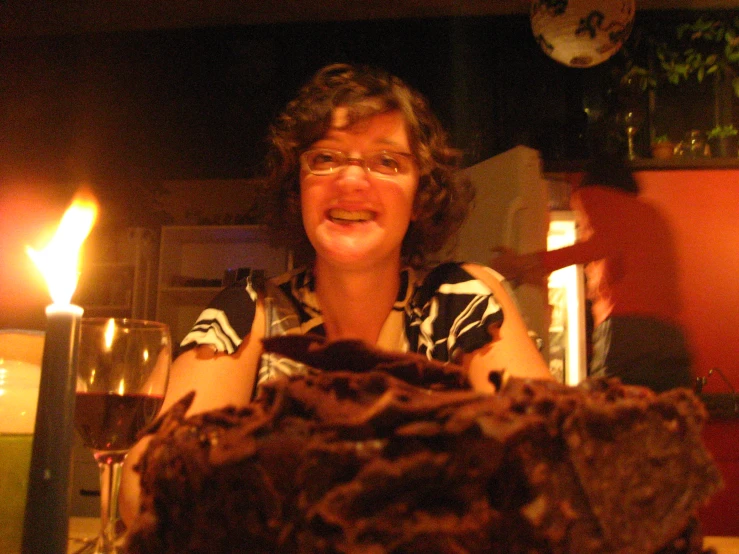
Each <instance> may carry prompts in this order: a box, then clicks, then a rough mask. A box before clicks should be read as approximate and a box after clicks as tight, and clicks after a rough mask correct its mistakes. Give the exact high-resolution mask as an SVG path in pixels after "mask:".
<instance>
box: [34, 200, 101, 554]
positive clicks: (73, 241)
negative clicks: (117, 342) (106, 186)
mask: <svg viewBox="0 0 739 554" xmlns="http://www.w3.org/2000/svg"><path fill="white" fill-rule="evenodd" d="M96 213H97V206H96V204H95V202H94V200H93V199H91V198H89V197H87V198H85V197H78V198H77V199H75V201H74V202H73V203H72V206H70V208H69V209H68V210H67V211H66V212H65V214H64V217H63V218H62V221H61V223H60V224H59V228H58V230H57V232H56V234H55V235H54V237H53V238H52V240H51V242H50V243H49V244H48V245H47V246H46V248H45V249H44V250H42V251H35V250H33V249H31V248H28V249H27V250H28V254H29V255H30V256H31V258H32V259H33V261H34V263H35V264H36V265H37V266H38V268H39V269H40V270H41V272H42V273H43V275H44V278H45V279H46V282H47V285H48V287H49V292H50V293H51V298H52V301H53V303H52V304H51V305H50V306H48V307H47V308H46V317H47V327H46V338H45V340H44V353H43V358H42V361H41V380H40V383H39V396H38V404H37V406H38V407H37V410H36V424H35V427H34V434H33V447H32V450H31V466H30V470H29V474H28V492H27V495H26V511H25V517H24V523H23V543H22V544H23V546H22V552H23V553H24V554H38V553H50V554H56V553H58V554H64V553H65V552H66V551H67V533H68V530H69V478H70V470H71V456H72V439H73V435H74V403H75V388H76V379H77V348H78V344H79V333H80V320H81V319H82V313H83V310H82V308H81V307H79V306H74V305H72V304H71V302H70V301H71V298H72V295H73V294H74V291H75V289H76V288H77V279H78V276H79V275H78V269H77V267H78V265H79V250H80V248H81V246H82V243H83V242H84V240H85V239H86V238H87V235H88V234H89V232H90V230H91V229H92V225H93V223H94V221H95V216H96Z"/></svg>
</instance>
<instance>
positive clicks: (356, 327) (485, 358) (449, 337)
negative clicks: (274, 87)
mask: <svg viewBox="0 0 739 554" xmlns="http://www.w3.org/2000/svg"><path fill="white" fill-rule="evenodd" d="M461 159H462V156H461V152H460V151H458V150H456V149H455V148H453V147H451V145H450V144H449V142H448V139H447V135H446V133H445V132H444V130H443V128H442V127H441V125H440V123H439V121H438V120H437V119H436V117H435V116H434V114H433V113H432V112H431V110H430V109H429V106H428V103H427V102H426V100H425V99H424V97H423V96H421V95H420V94H419V93H417V92H416V91H414V90H413V89H411V88H410V87H409V86H407V85H406V84H405V83H404V82H402V81H401V80H400V79H398V78H396V77H394V76H392V75H389V74H387V73H386V72H384V71H383V70H379V69H375V68H369V67H364V66H351V65H344V64H339V65H331V66H328V67H326V68H324V69H323V70H321V71H319V72H318V73H317V74H316V75H315V76H314V78H313V79H312V80H311V81H310V82H309V83H308V84H307V85H305V86H304V87H303V88H302V89H301V90H300V92H299V93H298V96H297V98H296V99H295V100H293V101H292V102H290V103H289V104H288V105H287V107H286V108H285V110H284V112H283V113H282V115H281V116H280V117H279V118H278V119H277V121H276V122H275V124H274V125H273V126H272V128H271V134H270V154H269V158H268V162H269V164H268V166H269V168H270V171H269V174H268V176H267V179H266V182H267V192H268V196H269V201H268V202H266V204H265V205H266V206H267V208H268V209H267V211H268V213H267V218H266V219H267V221H268V222H269V223H270V227H271V230H272V231H273V233H274V242H275V243H276V244H275V245H276V246H284V247H288V248H290V249H291V250H292V251H293V252H294V253H295V257H296V259H299V260H301V262H303V263H304V265H302V266H301V267H298V268H297V269H295V270H293V271H291V272H290V273H288V274H286V275H282V276H278V277H273V278H270V279H267V280H266V281H265V280H264V279H263V278H262V277H261V276H260V274H259V272H253V273H252V275H249V276H248V277H246V278H245V279H244V280H242V281H240V282H238V283H236V284H234V285H232V286H230V287H228V288H226V289H224V291H222V292H221V294H219V295H218V296H217V297H216V298H215V299H214V300H213V302H212V303H211V305H210V306H209V307H208V308H207V309H206V310H205V311H203V313H202V314H201V316H200V317H199V318H198V320H197V321H196V323H195V325H194V326H193V328H192V330H191V332H190V333H189V334H188V335H187V336H186V337H185V338H184V340H183V341H182V344H181V346H182V347H183V349H184V352H183V353H182V354H181V355H180V356H179V358H178V359H177V360H176V361H175V363H174V365H173V368H172V373H171V382H170V387H169V390H168V393H167V398H166V399H165V407H164V408H163V409H167V407H169V406H171V405H172V404H174V403H175V402H176V401H177V400H179V399H180V398H181V397H182V396H183V395H185V394H186V393H188V392H189V391H191V390H193V389H194V390H195V391H196V396H195V399H194V402H193V403H192V405H191V406H190V407H189V413H196V412H203V411H206V410H210V409H214V408H219V407H222V406H224V405H228V404H234V405H237V406H238V405H244V404H247V403H248V402H249V401H250V400H251V399H252V398H253V396H254V395H255V394H256V395H259V394H260V392H261V391H262V390H263V388H262V385H264V384H266V383H268V382H270V381H274V380H275V379H278V378H284V377H286V376H291V375H296V374H302V373H305V372H306V371H307V370H308V368H307V367H305V366H304V365H302V364H300V363H298V362H295V361H294V360H291V359H289V358H286V357H280V356H278V355H275V354H270V355H265V354H264V350H263V345H262V339H263V338H265V337H270V336H279V335H284V334H304V335H305V334H311V335H319V336H322V337H325V338H326V339H328V340H329V341H338V340H342V339H353V340H357V339H358V340H361V341H363V342H364V343H366V344H368V345H373V346H377V347H379V348H381V349H383V350H386V351H396V352H417V353H420V354H422V355H423V356H425V357H426V358H428V359H432V360H438V361H441V362H444V363H447V362H455V363H457V364H459V365H461V366H462V367H463V368H464V370H465V375H466V378H467V379H468V381H469V383H470V384H471V385H472V386H473V387H474V388H475V389H477V390H479V391H484V392H493V391H494V390H495V386H494V384H493V383H492V382H491V380H490V379H489V375H490V374H491V372H492V371H493V370H497V372H496V376H497V375H499V372H500V371H503V372H505V373H507V374H509V375H519V376H526V377H533V378H541V379H547V378H549V377H550V376H549V372H548V369H547V368H546V365H545V364H544V361H543V359H542V358H541V356H540V355H539V353H538V351H537V350H536V348H535V346H534V344H533V342H532V341H531V339H530V338H529V336H528V333H527V330H526V327H525V325H524V323H523V320H522V319H521V316H520V315H519V313H518V311H517V310H516V308H515V306H514V303H513V301H512V300H511V298H510V297H509V296H508V294H507V293H506V291H505V290H504V288H503V286H502V285H501V283H500V282H499V280H498V276H497V275H496V274H495V273H494V272H492V270H489V269H488V268H484V267H482V266H477V265H471V264H463V263H445V264H441V265H433V264H429V263H428V261H427V259H428V258H429V257H430V256H431V255H432V254H434V253H437V252H439V251H440V250H441V249H442V247H443V246H444V244H445V243H446V242H447V240H448V239H450V238H451V237H452V236H453V235H454V233H455V232H456V231H457V230H458V229H459V227H460V225H461V224H462V222H463V219H464V216H465V215H466V213H467V209H468V207H469V203H470V200H471V198H472V195H471V189H470V184H469V183H468V182H466V181H464V180H462V179H458V178H456V174H455V172H456V170H457V169H459V165H460V162H461ZM143 447H144V443H143V442H142V443H141V444H140V445H139V446H138V447H137V448H136V449H134V450H133V451H132V452H131V453H130V454H129V456H128V458H127V465H128V468H129V471H128V474H127V476H126V483H125V484H124V487H123V491H122V499H123V506H122V513H123V514H124V516H128V517H129V518H130V517H131V516H132V514H134V513H136V511H135V506H136V502H137V490H136V476H135V475H134V474H132V473H131V471H130V468H131V467H132V466H133V465H134V464H135V462H136V460H137V459H138V455H139V453H140V452H141V449H143Z"/></svg>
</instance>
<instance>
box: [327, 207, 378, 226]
mask: <svg viewBox="0 0 739 554" xmlns="http://www.w3.org/2000/svg"><path fill="white" fill-rule="evenodd" d="M328 217H329V219H330V220H331V221H336V222H339V223H341V222H346V221H350V222H357V221H371V220H372V219H374V214H373V213H372V212H371V211H369V210H358V211H349V210H339V209H333V210H329V212H328Z"/></svg>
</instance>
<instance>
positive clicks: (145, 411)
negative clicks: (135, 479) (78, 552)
mask: <svg viewBox="0 0 739 554" xmlns="http://www.w3.org/2000/svg"><path fill="white" fill-rule="evenodd" d="M171 360H172V347H171V338H170V333H169V327H168V326H167V325H165V324H164V323H158V322H154V321H145V320H140V319H115V318H83V319H82V321H81V323H80V344H79V353H78V368H77V397H76V404H75V411H74V424H75V428H76V430H77V432H78V433H79V435H80V437H81V438H82V441H83V443H84V445H85V446H86V447H88V448H91V449H92V450H93V455H94V457H95V460H96V461H97V463H98V466H99V468H100V519H101V522H100V523H101V528H100V534H99V536H98V539H97V544H96V546H95V550H94V552H95V554H97V553H108V552H118V551H119V550H118V548H119V547H120V544H119V543H120V541H119V539H121V538H122V537H120V536H119V534H118V533H117V532H116V524H117V522H118V519H119V517H118V489H119V485H120V480H121V469H122V466H123V460H124V459H125V457H126V454H127V453H128V450H129V449H130V448H131V447H132V446H133V445H134V444H135V443H136V439H137V435H138V433H139V431H140V430H141V429H143V428H144V427H145V426H146V425H147V424H148V423H149V422H151V421H152V420H153V419H154V416H156V415H157V412H158V411H159V409H160V408H161V406H162V402H163V401H164V393H165V391H166V389H167V382H168V380H169V367H170V365H171Z"/></svg>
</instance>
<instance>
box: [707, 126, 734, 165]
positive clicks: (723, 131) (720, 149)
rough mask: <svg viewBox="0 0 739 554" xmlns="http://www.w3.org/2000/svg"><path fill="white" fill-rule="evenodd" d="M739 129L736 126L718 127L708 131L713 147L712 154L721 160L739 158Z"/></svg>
mask: <svg viewBox="0 0 739 554" xmlns="http://www.w3.org/2000/svg"><path fill="white" fill-rule="evenodd" d="M737 133H739V131H737V129H735V128H734V125H716V126H715V127H714V128H713V129H711V130H710V131H708V135H707V140H708V144H709V145H710V146H711V154H712V155H713V156H714V157H720V158H735V157H736V156H737Z"/></svg>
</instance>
